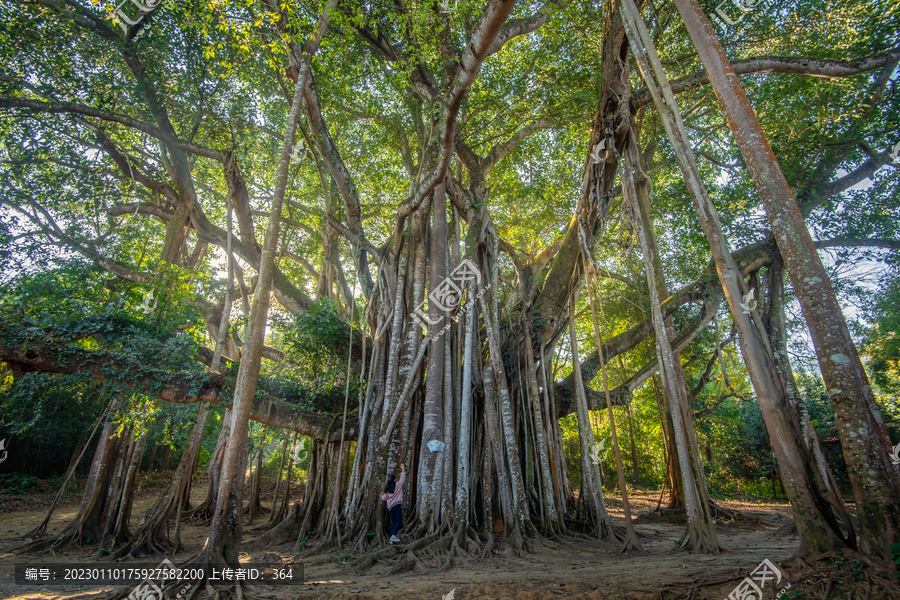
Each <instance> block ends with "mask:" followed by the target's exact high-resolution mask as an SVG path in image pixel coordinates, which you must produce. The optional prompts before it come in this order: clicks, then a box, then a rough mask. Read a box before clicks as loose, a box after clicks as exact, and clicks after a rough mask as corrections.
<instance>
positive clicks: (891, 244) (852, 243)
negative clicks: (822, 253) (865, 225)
mask: <svg viewBox="0 0 900 600" xmlns="http://www.w3.org/2000/svg"><path fill="white" fill-rule="evenodd" d="M835 247H847V248H891V249H893V250H896V249H897V248H900V240H889V239H878V238H873V239H866V238H855V237H852V236H839V237H836V238H831V239H829V240H816V248H835Z"/></svg>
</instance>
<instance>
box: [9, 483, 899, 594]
mask: <svg viewBox="0 0 900 600" xmlns="http://www.w3.org/2000/svg"><path fill="white" fill-rule="evenodd" d="M205 491H206V490H205V488H203V487H200V486H198V487H196V488H195V489H194V491H193V494H192V499H193V501H194V502H199V501H200V499H202V498H203V497H204V494H205ZM141 496H142V497H139V498H138V499H137V500H136V503H135V508H134V513H133V514H134V515H135V516H134V517H133V523H136V522H137V521H138V520H139V519H140V516H141V515H143V514H144V512H145V511H146V510H147V509H148V508H150V506H152V504H153V502H154V500H155V497H156V494H155V493H151V492H150V491H149V490H148V491H147V492H146V493H145V494H142V495H141ZM657 497H658V496H657V495H654V494H651V493H647V494H646V495H644V496H637V497H635V498H634V499H633V501H634V504H635V506H634V508H633V509H632V510H633V511H634V512H635V513H636V514H638V515H639V516H638V518H637V519H636V521H635V529H636V530H637V531H638V533H639V534H640V535H641V536H642V543H643V545H644V548H645V549H646V551H647V553H646V554H642V553H635V552H631V553H629V554H620V553H619V548H618V546H615V545H612V544H609V543H604V542H600V541H597V540H589V539H580V538H570V539H569V540H568V541H566V543H564V544H553V545H552V546H553V547H551V548H544V547H540V546H539V545H538V550H537V551H536V552H534V553H533V554H528V555H526V556H524V557H516V556H514V554H513V552H512V551H511V550H509V549H508V548H507V549H504V548H503V545H502V544H498V547H499V549H498V550H497V551H495V553H494V554H493V555H492V556H491V557H489V558H485V559H479V560H473V561H469V562H468V564H465V565H462V566H454V567H453V568H452V569H449V570H447V571H439V570H438V567H439V566H440V563H439V561H438V559H437V558H432V559H428V558H426V559H424V560H423V562H424V563H425V565H426V566H427V567H434V569H433V570H429V571H428V572H425V573H406V574H398V575H394V576H392V577H390V578H383V577H381V576H380V575H381V574H382V573H384V572H386V571H387V570H388V569H389V568H390V567H391V566H393V565H394V564H395V561H399V560H401V559H402V554H398V556H397V557H396V558H393V559H389V560H385V561H381V562H377V563H376V564H375V565H374V566H372V567H371V568H369V569H367V570H366V571H365V572H362V573H357V572H354V571H353V570H352V569H351V567H350V565H351V564H355V563H358V562H359V561H360V560H362V559H364V558H365V555H358V554H355V553H349V552H346V551H338V550H329V551H321V552H319V553H312V554H310V553H309V552H307V553H306V554H301V552H298V550H297V549H296V548H295V546H294V545H293V544H285V545H282V546H278V547H269V548H263V549H259V550H255V551H253V552H251V553H247V554H244V555H242V557H241V560H242V562H243V561H248V562H249V561H252V562H262V561H263V557H264V556H265V560H266V561H271V560H272V559H273V558H276V557H275V555H277V557H278V558H281V559H282V560H285V561H289V560H295V561H300V562H303V563H304V568H305V583H299V582H297V583H295V584H294V585H290V586H256V587H255V588H254V589H252V590H250V592H251V594H252V595H256V596H264V597H270V598H275V599H277V600H282V599H283V600H288V599H307V598H322V599H333V598H354V599H358V600H388V599H403V600H418V599H428V600H441V599H442V598H444V597H445V596H447V595H448V594H450V592H451V591H453V594H454V595H453V597H454V598H455V599H456V600H468V599H471V598H491V599H500V600H549V599H554V600H556V599H573V600H574V599H583V600H601V599H602V600H612V599H619V598H621V599H625V598H628V599H638V598H640V599H650V598H676V597H679V596H680V597H683V598H686V599H687V598H691V599H692V600H702V599H710V600H711V599H716V600H722V599H724V598H727V597H728V595H729V593H730V592H731V590H732V589H734V587H735V586H736V585H737V584H738V583H740V582H741V581H742V580H743V578H744V577H747V576H748V575H749V574H750V573H751V571H753V569H755V568H756V566H757V565H759V563H761V562H762V561H763V560H764V559H769V560H770V561H771V562H772V563H774V564H776V565H781V563H783V562H784V561H787V560H788V559H790V558H791V556H792V555H793V554H794V552H795V551H796V550H797V547H798V539H797V538H796V537H788V538H778V537H775V536H774V535H773V533H774V531H775V530H776V529H777V528H778V526H779V525H782V524H784V523H785V522H786V520H787V519H788V516H789V515H790V507H789V506H788V505H786V504H784V503H770V504H766V503H758V502H754V503H741V502H721V504H722V505H724V506H726V507H728V508H732V509H737V510H739V511H741V513H742V515H741V517H740V518H737V519H735V520H734V521H731V522H719V523H718V524H717V532H718V536H719V541H720V543H721V545H722V546H723V548H725V552H723V553H722V554H718V555H695V554H690V553H688V552H685V551H682V550H679V549H678V546H677V543H678V541H679V539H680V537H681V534H682V533H683V531H684V526H683V524H681V523H678V522H672V520H671V519H668V518H665V517H661V516H660V514H659V513H654V512H653V509H654V508H655V507H656V499H657ZM77 500H78V498H77V497H73V498H72V499H71V500H69V501H67V502H64V503H63V505H62V506H60V507H59V508H58V509H57V512H56V514H55V515H54V519H53V521H52V522H51V525H50V527H49V529H48V530H49V532H50V533H58V532H59V531H61V530H62V528H63V527H64V526H65V525H66V523H67V522H68V521H69V520H70V519H72V518H73V517H74V516H75V513H76V512H77V508H78V507H77ZM15 502H16V501H15V499H14V498H13V497H9V496H7V497H6V498H5V500H4V501H3V502H0V598H10V599H13V598H14V599H16V600H26V599H29V600H30V599H35V600H37V599H41V600H52V599H75V598H85V599H88V598H90V599H94V598H97V599H99V598H102V597H103V596H105V594H106V592H108V591H110V590H111V589H113V588H110V587H109V586H107V587H96V586H95V587H80V588H79V587H69V588H62V587H60V588H48V587H39V588H38V587H30V588H26V587H23V586H16V585H15V584H14V583H13V565H14V564H16V563H25V564H29V565H41V566H45V565H49V564H63V563H66V564H72V563H79V564H84V565H85V566H87V565H88V564H89V563H90V562H92V561H96V560H98V557H97V552H96V548H88V549H77V548H76V549H72V550H68V551H66V552H63V553H57V554H55V555H45V556H40V557H35V556H17V555H15V554H13V553H12V552H10V550H11V549H12V548H13V547H14V546H15V545H16V543H17V538H20V537H21V536H22V535H23V534H24V533H25V532H27V531H28V530H30V529H32V528H33V527H35V526H36V525H37V524H38V523H40V521H41V520H42V519H43V517H44V514H45V510H46V508H44V507H42V506H40V502H37V506H36V505H35V501H34V500H33V499H32V501H30V502H27V503H23V508H24V509H25V510H15V508H16V507H15ZM11 503H12V504H11ZM270 503H271V500H269V503H266V502H265V501H264V505H266V506H269V505H270ZM608 505H609V509H610V512H611V513H612V515H613V517H614V519H615V520H617V521H619V522H621V520H622V519H623V518H624V517H623V515H622V513H621V502H620V501H619V499H618V498H616V497H615V496H612V497H609V498H608ZM266 518H267V517H266V516H265V515H263V516H262V517H260V518H259V519H258V520H257V523H255V524H253V525H250V526H245V537H248V538H249V537H252V536H253V535H254V534H250V533H249V532H248V530H249V529H251V528H252V527H254V526H256V525H260V524H262V523H264V522H265V520H266ZM206 533H207V528H206V527H198V526H192V525H188V526H187V527H185V528H184V532H183V534H182V535H183V541H184V543H185V544H186V545H187V550H185V551H184V552H181V553H179V554H177V555H176V556H174V557H169V558H170V560H172V561H173V562H174V563H175V564H180V563H181V562H184V561H186V560H187V559H189V558H191V557H192V556H194V555H195V554H196V553H197V552H198V551H199V550H200V549H201V548H202V547H203V544H204V543H205V541H206ZM401 537H402V536H401ZM301 550H302V549H301ZM100 560H102V559H100ZM159 560H161V559H160V558H158V557H145V558H143V559H141V562H145V563H146V562H158V561H159ZM783 570H784V579H783V580H782V581H781V583H780V586H781V587H783V586H784V585H786V584H787V583H791V584H792V585H791V590H790V591H789V592H788V593H787V594H786V595H785V596H783V597H785V598H792V597H793V598H801V597H804V598H805V597H808V596H803V595H798V593H799V590H801V589H803V587H804V583H803V581H802V577H800V573H798V572H797V571H796V569H793V570H790V571H789V570H788V569H783ZM792 577H793V578H794V580H793V581H792V579H791V578H792ZM764 592H765V594H764V596H763V598H764V599H765V600H770V599H771V598H774V597H775V594H776V592H777V588H774V587H773V584H772V583H771V582H770V584H769V587H768V588H766V589H764ZM834 597H837V596H834ZM841 597H842V598H847V594H846V593H844V594H843V596H841ZM863 597H868V598H882V597H883V598H890V597H895V596H891V595H879V593H877V592H876V591H875V590H871V589H870V590H869V593H868V596H859V598H863Z"/></svg>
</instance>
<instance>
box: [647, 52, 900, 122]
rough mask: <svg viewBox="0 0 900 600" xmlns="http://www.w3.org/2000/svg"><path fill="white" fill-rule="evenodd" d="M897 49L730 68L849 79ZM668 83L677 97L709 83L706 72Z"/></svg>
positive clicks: (768, 59)
mask: <svg viewBox="0 0 900 600" xmlns="http://www.w3.org/2000/svg"><path fill="white" fill-rule="evenodd" d="M898 56H900V49H893V50H891V51H890V52H886V53H884V54H878V55H876V56H869V57H866V58H858V59H856V60H826V59H821V58H810V57H797V58H792V57H786V56H758V57H756V58H747V59H744V60H738V61H735V62H734V63H733V64H732V66H733V67H734V72H735V73H736V74H738V75H748V74H750V73H791V74H795V75H811V76H813V77H829V78H835V77H851V76H853V75H858V74H860V73H865V72H866V71H873V70H875V69H880V68H881V67H884V66H885V65H887V64H889V63H891V62H892V61H895V60H897V57H898ZM670 83H671V86H672V92H673V93H676V94H679V93H681V92H683V91H685V90H688V89H691V88H695V87H700V86H702V85H706V84H708V83H709V77H708V76H707V74H706V73H705V72H702V71H701V72H697V73H692V74H691V75H687V76H685V77H681V78H679V79H676V80H674V81H672V82H670ZM651 101H652V98H650V92H649V91H647V88H641V89H639V90H637V91H636V92H635V93H634V102H635V104H636V108H640V107H642V106H646V105H648V104H650V102H651Z"/></svg>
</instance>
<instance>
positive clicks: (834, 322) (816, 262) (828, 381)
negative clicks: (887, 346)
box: [675, 0, 900, 560]
mask: <svg viewBox="0 0 900 600" xmlns="http://www.w3.org/2000/svg"><path fill="white" fill-rule="evenodd" d="M675 6H676V7H677V8H678V12H679V13H680V14H681V17H682V19H683V21H684V24H685V26H686V28H687V30H688V33H689V34H690V36H691V40H692V41H693V42H694V46H695V47H696V49H697V52H698V54H699V55H700V60H701V61H702V63H703V66H704V69H705V70H706V72H707V73H708V74H709V79H710V82H711V83H712V85H713V89H714V90H715V93H716V97H717V98H718V99H719V104H720V106H721V107H722V111H723V112H724V114H725V118H726V120H727V121H728V124H729V126H730V127H731V131H732V133H733V134H734V138H735V141H736V142H737V145H738V147H739V148H740V150H741V154H742V155H743V157H744V160H745V161H746V162H747V168H748V170H749V172H750V176H751V178H752V179H753V183H754V185H755V186H756V189H757V192H758V193H759V197H760V200H761V201H762V204H763V207H764V208H765V211H766V216H767V217H768V219H769V224H770V226H771V227H772V231H773V232H774V234H775V238H776V240H777V241H778V247H779V248H780V249H781V253H782V255H783V256H784V261H785V266H786V267H787V271H788V273H789V274H790V277H791V284H792V286H793V289H794V293H795V294H796V295H797V298H798V299H799V300H800V306H801V308H802V309H803V316H804V318H805V319H806V323H807V325H808V326H809V331H810V334H811V335H812V339H813V344H814V346H815V348H816V355H817V357H818V360H819V367H820V368H821V370H822V377H823V378H824V380H825V385H826V387H827V388H828V394H829V396H830V398H831V403H832V405H833V406H834V413H835V419H836V421H837V424H838V434H839V435H840V438H841V447H842V448H843V450H844V458H845V460H846V462H847V471H848V473H849V476H850V485H851V487H852V488H853V494H854V497H855V499H856V508H857V511H858V513H859V521H860V549H861V550H862V551H863V552H864V553H866V554H867V555H871V556H875V557H878V558H881V559H884V560H888V559H890V556H891V553H890V546H891V545H892V544H895V543H897V542H898V541H900V503H898V502H897V498H898V496H900V475H898V473H897V469H896V468H895V467H894V466H893V465H892V464H891V460H890V456H891V451H892V447H891V443H890V438H889V437H888V434H887V429H886V427H885V425H884V421H883V420H882V418H881V414H880V413H879V411H878V409H877V407H876V405H875V397H874V394H873V392H872V386H871V385H870V384H869V380H868V377H867V376H866V372H865V369H864V368H863V365H862V362H861V361H860V359H859V355H858V353H857V351H856V346H855V345H854V343H853V339H852V337H851V336H850V330H849V329H848V327H847V322H846V321H845V320H844V315H843V312H842V311H841V306H840V303H839V302H838V300H837V296H836V295H835V292H834V288H833V287H832V285H831V280H830V279H829V277H828V274H827V272H826V271H825V266H824V265H823V264H822V261H821V259H820V258H819V255H818V253H817V252H816V247H815V243H814V242H813V240H812V237H811V236H810V233H809V229H807V227H806V223H805V221H804V219H803V215H802V214H801V213H800V208H799V207H798V206H797V201H796V199H795V198H794V195H793V192H792V191H791V189H790V186H789V185H788V183H787V180H786V179H785V177H784V173H782V171H781V166H780V165H779V163H778V160H777V159H776V158H775V155H774V153H773V152H772V148H771V146H770V145H769V142H768V140H767V139H766V135H765V133H764V132H763V130H762V127H761V126H760V124H759V120H758V119H757V117H756V113H755V112H754V111H753V107H752V106H751V105H750V101H749V100H748V99H747V96H746V94H745V93H744V91H743V89H742V88H741V86H740V82H739V80H738V78H737V75H736V74H735V72H734V69H733V68H732V66H731V64H730V63H729V62H728V59H727V57H726V56H725V51H724V49H723V48H722V45H721V44H720V43H719V40H718V38H717V37H716V35H715V32H714V31H713V29H712V26H711V25H710V24H709V21H708V20H707V18H706V16H705V14H704V13H703V10H702V9H701V8H700V6H699V5H698V4H697V2H696V1H695V0H676V2H675Z"/></svg>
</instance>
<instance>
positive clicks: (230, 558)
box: [196, 0, 337, 566]
mask: <svg viewBox="0 0 900 600" xmlns="http://www.w3.org/2000/svg"><path fill="white" fill-rule="evenodd" d="M336 4H337V2H336V0H331V1H330V2H329V3H328V4H327V5H326V7H325V9H324V12H323V13H322V16H321V18H320V20H319V23H318V25H317V27H316V30H315V33H314V34H313V36H312V38H311V39H310V40H309V42H308V43H307V47H306V53H305V56H304V62H303V65H302V67H301V69H300V74H299V75H298V77H297V85H296V86H295V90H294V98H293V103H292V105H291V110H290V114H289V116H288V122H287V125H286V127H285V135H284V145H283V146H282V149H281V159H280V161H279V164H278V175H277V178H276V181H275V191H274V194H273V197H272V204H271V208H270V211H271V216H270V217H269V226H268V228H267V230H266V240H265V244H264V247H263V252H262V256H261V257H260V263H259V278H258V280H257V284H256V291H255V293H254V295H253V304H252V307H251V310H250V319H249V321H248V327H247V329H248V331H247V340H246V342H245V344H244V352H243V356H242V357H241V363H240V368H239V370H238V376H237V381H236V383H235V393H234V405H233V407H232V422H231V435H230V436H229V438H228V445H227V446H226V450H225V458H224V462H223V463H222V479H221V483H220V484H219V495H218V498H217V502H216V512H215V513H214V515H213V520H212V524H211V525H210V531H209V538H208V540H207V544H206V547H205V548H204V549H203V552H202V553H201V555H200V556H199V557H198V558H197V559H196V560H197V562H201V563H210V564H216V563H220V562H225V563H228V564H231V565H234V566H237V565H238V563H239V560H238V554H239V552H240V543H241V514H240V513H241V508H242V504H243V492H244V463H245V460H246V456H247V432H248V428H249V420H250V411H251V408H252V406H253V400H254V397H255V395H256V384H257V382H258V381H259V369H260V366H261V365H260V362H261V359H262V349H263V344H264V341H265V335H266V319H267V317H268V314H269V301H270V299H269V296H270V293H271V290H272V280H273V277H274V271H275V255H276V254H277V251H278V236H279V233H280V231H281V208H282V205H283V203H284V196H285V191H286V189H287V179H288V169H289V167H290V161H291V152H292V150H293V145H294V136H295V134H296V131H297V122H298V120H299V117H300V109H301V105H302V97H303V88H304V87H305V84H306V77H307V75H308V73H309V69H310V62H309V61H310V59H311V57H312V54H314V53H315V51H316V49H318V45H319V42H320V41H321V39H322V36H323V35H324V33H325V30H326V28H327V27H328V21H329V18H330V15H329V11H331V10H333V9H334V7H335V6H336Z"/></svg>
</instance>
